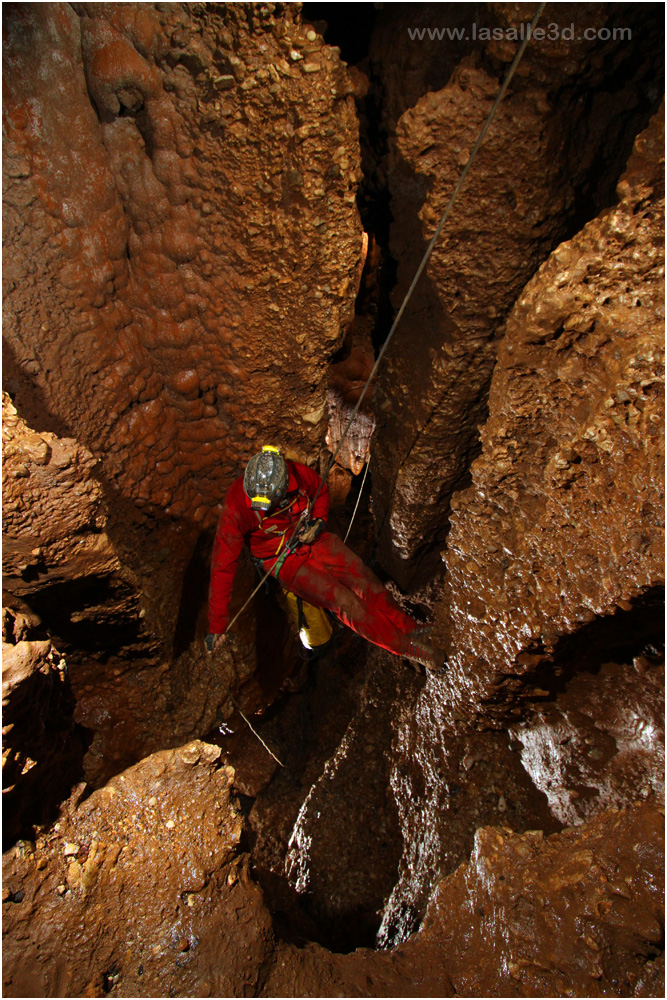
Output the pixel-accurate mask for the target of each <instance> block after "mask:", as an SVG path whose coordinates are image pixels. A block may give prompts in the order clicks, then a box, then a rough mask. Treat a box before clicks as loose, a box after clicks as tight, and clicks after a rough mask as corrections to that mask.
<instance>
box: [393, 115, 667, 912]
mask: <svg viewBox="0 0 667 1000" xmlns="http://www.w3.org/2000/svg"><path fill="white" fill-rule="evenodd" d="M661 157H662V119H661V118H660V117H659V116H657V117H656V118H655V119H654V120H653V122H652V124H651V126H650V127H649V128H648V129H647V130H646V131H645V132H644V133H642V134H641V135H640V136H639V137H638V139H637V143H636V148H635V153H634V154H633V156H632V157H631V159H630V162H629V164H628V170H627V172H626V174H625V175H624V178H623V179H622V180H621V183H620V186H619V190H620V192H621V196H622V200H621V202H620V203H619V205H618V206H617V207H616V208H613V209H608V210H606V211H605V212H603V213H602V215H601V216H600V217H599V218H598V219H596V220H594V221H593V222H591V223H589V224H588V225H587V226H586V227H584V229H583V230H582V231H581V233H579V234H578V235H577V236H576V237H574V238H573V239H572V240H570V241H569V242H568V243H565V244H563V245H562V246H560V247H559V248H558V249H557V250H556V251H555V252H554V253H553V254H552V256H551V257H550V258H549V260H548V261H547V262H546V263H545V264H544V265H543V266H542V268H541V269H540V270H539V271H538V273H537V275H536V276H535V278H534V279H533V280H532V281H531V282H530V284H529V285H528V286H527V288H526V290H525V291H524V293H523V294H522V296H521V298H520V299H519V301H518V303H517V305H516V307H515V309H514V310H513V313H512V315H511V317H510V319H509V321H508V329H507V334H506V338H505V340H504V342H503V345H502V347H501V352H500V357H499V362H498V366H497V368H496V371H495V373H494V379H493V383H492V389H491V395H490V417H489V420H488V422H487V424H486V426H485V427H484V429H483V432H482V440H483V444H484V450H483V453H482V455H481V457H480V458H479V459H477V460H476V462H475V463H474V464H473V469H472V473H473V486H472V487H471V488H470V489H469V490H466V491H465V492H463V493H461V494H459V495H458V496H457V497H455V498H454V502H453V507H454V513H453V515H452V527H451V532H450V535H449V540H448V549H447V551H446V553H445V555H446V562H447V569H448V577H447V593H446V595H445V597H444V598H443V599H441V601H440V602H439V603H438V604H436V606H435V616H436V620H437V623H438V627H439V628H442V630H443V632H445V633H447V634H448V636H449V640H448V641H449V654H450V655H449V665H448V670H447V673H446V675H445V676H443V677H442V678H434V679H432V680H431V681H430V682H429V684H428V685H427V687H426V689H425V690H424V692H423V693H422V695H421V697H420V699H419V701H418V703H417V706H416V709H415V713H414V718H413V719H411V720H409V721H408V722H407V723H406V725H405V728H404V731H403V733H402V734H401V739H400V747H401V751H400V759H399V761H397V763H396V765H395V775H396V776H397V777H396V778H395V779H394V787H395V788H396V789H397V798H398V804H399V813H400V815H401V823H402V827H403V829H404V831H405V839H406V844H407V845H408V846H407V847H406V849H405V851H404V859H403V862H402V865H401V879H400V880H399V884H398V885H397V886H396V888H395V890H394V894H393V900H392V902H391V904H390V906H389V907H388V910H387V913H386V914H385V924H386V925H387V926H388V927H399V928H400V927H402V926H403V925H404V924H405V916H404V915H405V914H407V915H408V916H409V913H410V908H411V907H413V908H416V910H417V912H421V908H422V906H423V900H424V894H425V892H427V891H428V886H429V885H430V884H431V880H432V874H431V873H432V872H433V871H438V870H439V868H440V865H441V862H442V858H443V854H444V850H445V848H444V846H443V844H444V843H445V841H444V838H443V830H444V829H445V827H444V826H443V824H442V823H441V817H442V816H443V815H445V807H446V804H447V802H448V800H449V793H448V791H447V788H446V786H444V785H443V784H441V783H440V782H439V781H435V780H432V777H431V776H432V775H433V773H434V772H435V771H437V770H438V769H439V764H440V760H441V757H442V754H443V747H450V746H451V741H452V737H453V736H454V735H455V734H457V733H460V732H461V731H465V730H466V729H467V728H468V727H470V726H471V725H473V726H477V727H478V728H488V727H489V726H492V725H495V726H498V727H499V728H504V727H506V726H507V724H508V721H509V720H512V721H515V722H518V721H519V720H520V719H521V718H522V717H523V715H524V712H525V710H526V709H525V702H531V700H532V699H534V698H538V699H541V698H544V697H546V696H547V695H548V694H549V692H550V690H551V689H552V688H553V686H554V685H556V684H558V683H562V682H563V681H561V678H563V680H564V681H567V679H568V677H571V676H572V673H573V671H576V670H583V669H589V670H593V671H595V670H596V669H598V668H599V666H600V664H601V663H602V662H605V660H609V659H612V658H613V657H612V656H610V650H609V647H610V646H611V647H612V648H614V647H615V646H616V645H617V644H621V643H625V644H629V645H630V646H632V647H633V649H632V651H631V652H630V655H631V656H632V655H635V656H636V655H639V654H640V653H641V650H642V648H643V646H644V645H645V644H646V643H647V642H651V641H655V640H656V639H657V637H658V632H659V624H660V622H661V620H662V615H661V613H660V607H659V596H660V587H661V585H662V584H663V581H664V568H663V563H662V530H661V523H662V505H663V499H662V481H663V465H664V458H663V441H662V436H661V433H660V430H659V428H661V427H662V424H663V419H664V418H663V414H664V409H663V400H662V391H661V384H662V378H663V374H662V343H661V341H662V318H661V310H662V301H663V294H664V291H663V275H664V269H663V265H662V251H661V247H662V242H663V240H662V213H663V205H662V198H663V193H662V184H661ZM624 632H627V635H624ZM589 647H590V648H589ZM601 694H602V692H601ZM606 698H607V700H609V699H611V700H612V701H613V699H614V694H613V691H607V694H606ZM585 729H586V726H585V725H583V726H582V732H581V733H580V735H581V738H582V739H583V737H584V736H585V735H586V734H585V732H583V730H585ZM657 739H658V742H659V736H657ZM656 753H657V754H658V755H659V753H660V748H659V746H658V747H657V749H656ZM653 759H654V760H657V759H659V757H654V758H653ZM399 775H400V776H401V781H400V782H399V781H398V776H399ZM538 784H539V782H538ZM595 787H596V788H597V787H598V786H595ZM612 801H613V799H612ZM622 801H626V800H625V799H622ZM604 802H605V796H604V795H601V794H599V793H595V795H594V798H593V802H591V804H590V810H589V811H587V812H586V816H587V818H588V817H590V816H591V815H594V814H595V813H596V812H597V811H599V809H601V808H603V807H604ZM408 926H409V920H408Z"/></svg>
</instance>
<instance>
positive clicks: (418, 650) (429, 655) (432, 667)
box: [402, 626, 447, 674]
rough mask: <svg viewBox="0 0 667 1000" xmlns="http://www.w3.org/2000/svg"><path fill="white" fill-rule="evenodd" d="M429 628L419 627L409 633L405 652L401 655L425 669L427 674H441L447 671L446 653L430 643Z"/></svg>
mask: <svg viewBox="0 0 667 1000" xmlns="http://www.w3.org/2000/svg"><path fill="white" fill-rule="evenodd" d="M430 637H431V628H430V626H420V627H418V628H416V629H415V630H414V632H411V633H410V635H409V637H408V640H407V644H406V648H405V652H403V653H402V655H403V656H404V657H405V659H406V660H410V661H411V662H412V663H419V664H421V666H423V667H426V669H427V670H428V671H429V673H432V674H441V673H444V671H445V670H446V669H447V653H446V652H445V650H444V649H442V648H441V647H439V646H434V645H433V643H431V642H430Z"/></svg>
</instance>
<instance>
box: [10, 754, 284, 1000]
mask: <svg viewBox="0 0 667 1000" xmlns="http://www.w3.org/2000/svg"><path fill="white" fill-rule="evenodd" d="M219 756H220V750H219V748H217V747H212V746H210V745H208V744H204V743H200V742H197V741H195V742H193V743H189V744H186V745H185V746H183V747H180V748H179V749H178V750H170V751H165V752H162V753H158V754H155V755H154V756H152V757H149V758H147V759H146V760H143V761H142V762H141V763H140V764H137V765H136V766H135V767H133V768H131V769H130V770H129V771H126V772H124V773H123V774H121V775H120V776H118V777H117V778H115V779H114V780H113V781H111V782H110V783H109V784H108V785H106V786H105V787H104V788H103V789H101V790H100V791H98V792H94V793H93V794H92V795H91V796H90V797H89V798H87V799H85V801H83V802H82V803H81V804H79V805H78V806H77V805H76V803H75V801H74V800H73V801H72V802H71V803H70V804H69V806H68V808H67V810H66V811H65V812H64V813H63V816H62V817H61V820H60V821H59V823H58V824H57V825H56V827H54V828H53V829H52V830H49V831H45V832H44V833H43V834H42V835H41V836H39V837H38V839H37V841H36V844H35V846H34V851H33V852H31V853H30V854H29V855H26V853H25V852H19V851H12V852H8V853H7V854H6V855H5V857H4V872H3V883H4V885H5V886H7V887H8V888H9V890H10V898H9V899H8V901H7V902H5V903H4V910H3V917H4V920H3V927H4V933H5V948H4V962H3V977H4V984H5V995H14V996H17V995H28V994H30V995H31V996H63V995H68V996H104V995H105V994H107V993H109V991H110V989H112V988H113V990H114V993H115V995H117V996H139V995H147V996H168V995H170V991H171V994H172V995H178V996H202V995H204V996H206V995H214V996H232V995H234V994H235V993H236V991H237V990H238V984H239V983H241V982H244V981H249V980H253V981H256V979H257V976H258V974H259V969H260V967H261V965H262V963H263V961H264V958H265V954H266V949H267V944H268V943H269V942H270V941H271V930H270V921H269V916H268V913H267V912H266V910H265V909H264V908H263V906H262V902H261V894H260V893H259V891H258V890H257V888H256V887H255V886H254V885H253V884H252V883H251V882H250V880H249V876H248V872H247V867H246V863H245V861H244V859H243V856H241V855H239V853H238V851H239V839H240V836H241V830H242V826H243V824H242V819H241V817H240V814H239V812H238V808H237V805H236V803H235V800H234V798H233V795H232V792H231V784H232V781H233V770H232V769H231V768H227V767H222V768H219V767H218V758H219ZM207 982H208V984H209V985H208V988H207V987H206V986H205V984H206V983H207Z"/></svg>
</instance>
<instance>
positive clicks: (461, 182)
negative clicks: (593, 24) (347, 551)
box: [225, 3, 546, 632]
mask: <svg viewBox="0 0 667 1000" xmlns="http://www.w3.org/2000/svg"><path fill="white" fill-rule="evenodd" d="M545 7H546V3H541V4H539V6H538V8H537V10H536V12H535V14H534V16H533V19H532V21H531V22H530V27H529V29H528V31H527V32H526V37H525V38H524V39H523V41H522V42H521V45H520V46H519V48H518V50H517V53H516V55H515V56H514V59H513V60H512V65H511V66H510V68H509V69H508V71H507V74H506V76H505V79H504V80H503V83H502V86H501V88H500V90H499V91H498V94H497V96H496V99H495V101H494V102H493V105H492V107H491V110H490V111H489V113H488V115H487V117H486V121H485V122H484V124H483V125H482V128H481V130H480V133H479V135H478V137H477V142H476V143H475V145H474V146H473V149H472V152H471V154H470V156H469V157H468V162H467V163H466V165H465V166H464V168H463V170H462V171H461V176H460V177H459V179H458V181H457V183H456V187H455V188H454V190H453V191H452V195H451V197H450V199H449V202H448V203H447V207H446V208H445V211H444V212H443V213H442V217H441V219H440V222H439V223H438V225H437V226H436V229H435V232H434V233H433V236H432V237H431V241H430V243H429V245H428V246H427V248H426V250H425V252H424V256H423V257H422V260H421V263H420V265H419V267H418V268H417V271H416V273H415V276H414V278H413V279H412V282H411V284H410V287H409V288H408V290H407V292H406V294H405V297H404V299H403V302H402V303H401V307H400V309H399V310H398V312H397V313H396V317H395V319H394V322H393V323H392V325H391V329H390V330H389V333H388V334H387V339H386V340H385V342H384V344H383V345H382V349H381V350H380V353H379V354H378V356H377V360H376V362H375V364H374V365H373V368H372V370H371V373H370V375H369V376H368V378H367V379H366V384H365V385H364V388H363V389H362V391H361V395H360V396H359V399H358V400H357V402H356V404H355V407H354V409H353V410H352V414H351V416H350V419H349V420H348V422H347V426H346V427H345V430H344V431H343V434H342V436H341V438H340V441H339V442H338V447H337V448H336V450H335V452H334V453H333V455H332V456H331V458H330V460H329V464H328V466H327V470H326V472H325V473H324V476H323V477H322V482H321V483H320V485H319V486H318V488H317V491H316V493H315V496H314V497H313V500H312V503H313V504H314V503H315V501H316V500H317V498H318V496H319V495H320V491H321V489H322V487H323V486H324V484H325V482H326V481H327V478H328V476H329V473H330V472H331V470H332V468H333V466H334V463H335V461H336V459H337V457H338V454H339V452H340V450H341V448H342V446H343V441H344V440H345V438H346V437H347V435H348V433H349V431H350V428H351V427H352V424H353V423H354V421H355V418H356V416H357V414H358V412H359V410H360V409H361V404H362V403H363V401H364V399H365V397H366V393H367V392H368V389H369V387H370V385H371V383H372V381H373V379H374V378H375V376H376V375H377V372H378V369H379V367H380V365H381V363H382V359H383V358H384V356H385V354H386V353H387V349H388V348H389V344H390V343H391V340H392V338H393V336H394V333H395V332H396V327H397V326H398V324H399V323H400V321H401V318H402V316H403V313H404V312H405V309H406V307H407V304H408V302H409V301H410V299H411V298H412V293H413V292H414V290H415V288H416V286H417V282H418V281H419V279H420V278H421V276H422V273H423V271H424V268H425V267H426V265H427V264H428V261H429V259H430V257H431V254H432V253H433V249H434V247H435V244H436V243H437V240H438V237H439V236H440V233H441V231H442V228H443V226H444V225H445V223H446V222H447V219H448V218H449V215H450V213H451V211H452V208H453V207H454V203H455V202H456V199H457V197H458V195H459V192H460V191H461V188H462V187H463V185H464V183H465V179H466V177H467V176H468V173H469V171H470V169H471V168H472V165H473V163H474V162H475V157H476V156H477V153H478V152H479V148H480V146H481V145H482V142H483V141H484V137H485V135H486V133H487V131H488V129H489V126H490V125H491V122H492V121H493V119H494V117H495V114H496V111H497V110H498V106H499V105H500V102H501V101H502V99H503V97H504V96H505V94H506V92H507V88H508V87H509V85H510V83H511V81H512V77H513V76H514V74H515V72H516V69H517V66H518V65H519V63H520V62H521V59H522V57H523V54H524V52H525V51H526V46H527V45H528V42H529V41H530V39H531V38H532V36H533V33H534V31H535V27H536V25H537V22H538V21H539V19H540V17H541V16H542V13H543V11H544V8H545ZM355 512H356V511H355ZM353 518H354V515H353ZM301 524H302V519H299V521H298V523H297V524H296V525H295V528H294V531H293V532H292V535H291V537H290V540H289V542H288V543H287V547H286V552H291V551H292V549H293V547H294V545H295V544H296V535H297V533H298V531H299V530H300V528H301ZM348 533H349V532H348ZM346 538H347V535H346ZM274 567H275V563H274V565H273V566H272V567H271V569H269V570H267V572H266V573H265V575H264V577H263V578H262V579H261V580H260V582H259V583H258V585H257V586H256V587H255V589H254V590H253V592H252V594H251V595H250V597H249V598H248V600H247V601H246V602H245V604H244V605H243V607H242V608H241V609H240V611H238V612H237V613H236V614H235V615H234V617H233V618H232V620H231V621H230V623H229V625H228V626H227V629H226V630H225V631H226V632H227V631H229V629H230V628H231V626H232V625H233V624H234V622H235V621H236V620H237V618H238V617H239V615H241V614H242V613H243V611H245V609H246V608H247V606H248V604H250V602H251V600H252V599H253V597H254V596H255V594H256V593H257V592H258V590H259V589H260V587H261V586H262V584H263V583H264V581H265V580H266V579H267V577H269V576H271V573H272V571H273V569H274Z"/></svg>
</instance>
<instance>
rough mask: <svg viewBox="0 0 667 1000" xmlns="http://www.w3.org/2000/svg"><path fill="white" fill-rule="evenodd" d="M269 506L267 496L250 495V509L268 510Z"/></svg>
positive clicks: (269, 502)
mask: <svg viewBox="0 0 667 1000" xmlns="http://www.w3.org/2000/svg"><path fill="white" fill-rule="evenodd" d="M270 506H271V501H270V500H269V498H268V497H251V498H250V509H251V510H268V509H269V507H270Z"/></svg>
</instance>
